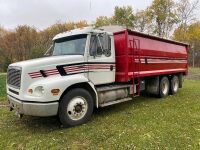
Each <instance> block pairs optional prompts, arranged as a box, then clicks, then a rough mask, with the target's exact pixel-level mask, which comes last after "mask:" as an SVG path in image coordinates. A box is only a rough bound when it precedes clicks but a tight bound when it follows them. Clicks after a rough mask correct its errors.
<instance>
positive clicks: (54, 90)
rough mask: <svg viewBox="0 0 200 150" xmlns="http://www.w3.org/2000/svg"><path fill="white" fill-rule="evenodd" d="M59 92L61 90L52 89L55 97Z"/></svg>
mask: <svg viewBox="0 0 200 150" xmlns="http://www.w3.org/2000/svg"><path fill="white" fill-rule="evenodd" d="M59 92H60V89H52V90H51V93H52V94H53V96H56V95H58V94H59Z"/></svg>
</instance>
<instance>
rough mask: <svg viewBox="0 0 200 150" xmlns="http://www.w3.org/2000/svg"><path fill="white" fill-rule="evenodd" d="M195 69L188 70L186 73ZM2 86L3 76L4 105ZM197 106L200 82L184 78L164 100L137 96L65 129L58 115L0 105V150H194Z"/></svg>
mask: <svg viewBox="0 0 200 150" xmlns="http://www.w3.org/2000/svg"><path fill="white" fill-rule="evenodd" d="M198 73H200V70H199V71H198V69H190V74H198ZM191 79H194V78H191ZM195 79H196V78H195ZM5 90H6V89H5V75H3V76H2V75H1V76H0V100H4V101H2V102H0V103H2V104H3V103H4V104H5V103H6V101H5V99H6V98H5V97H6V95H5V94H6V92H5ZM199 110H200V80H199V81H198V80H196V81H194V80H185V82H184V86H183V88H182V89H181V90H180V91H179V93H178V94H176V95H174V96H169V97H167V98H164V99H158V98H153V97H147V96H141V97H138V98H135V100H134V101H129V102H126V103H122V104H118V105H113V106H110V107H106V108H101V109H98V110H96V111H95V112H94V114H93V116H92V118H91V120H90V121H89V122H88V123H87V124H84V125H81V126H77V127H73V128H67V129H64V128H62V127H61V126H60V123H59V121H58V120H57V118H56V117H48V118H40V117H30V116H24V117H23V118H22V119H19V118H17V117H16V116H15V115H14V112H10V111H8V108H6V107H0V149H181V150H182V149H194V150H196V149H200V111H199Z"/></svg>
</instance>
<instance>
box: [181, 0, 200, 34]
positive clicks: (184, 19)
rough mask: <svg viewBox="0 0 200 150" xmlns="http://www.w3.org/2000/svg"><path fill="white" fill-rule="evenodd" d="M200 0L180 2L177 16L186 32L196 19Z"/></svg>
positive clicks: (183, 0)
mask: <svg viewBox="0 0 200 150" xmlns="http://www.w3.org/2000/svg"><path fill="white" fill-rule="evenodd" d="M199 2H200V0H193V1H191V0H179V2H178V4H177V5H178V7H177V8H178V9H177V15H178V18H179V21H180V25H179V26H182V27H183V28H184V30H185V31H186V27H187V25H188V24H190V23H192V22H193V21H194V20H195V19H196V14H195V11H196V10H197V9H198V8H199Z"/></svg>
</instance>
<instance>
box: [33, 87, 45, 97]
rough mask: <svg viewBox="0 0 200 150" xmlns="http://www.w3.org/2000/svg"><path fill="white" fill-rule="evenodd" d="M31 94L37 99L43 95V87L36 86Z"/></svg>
mask: <svg viewBox="0 0 200 150" xmlns="http://www.w3.org/2000/svg"><path fill="white" fill-rule="evenodd" d="M33 94H34V95H35V96H38V97H40V96H42V95H43V94H44V87H43V86H37V87H36V88H35V89H34V92H33Z"/></svg>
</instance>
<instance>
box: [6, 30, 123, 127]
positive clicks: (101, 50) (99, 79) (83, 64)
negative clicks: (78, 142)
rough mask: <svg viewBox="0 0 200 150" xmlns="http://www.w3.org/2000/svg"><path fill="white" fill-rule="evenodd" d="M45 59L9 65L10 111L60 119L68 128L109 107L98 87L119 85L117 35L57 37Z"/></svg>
mask: <svg viewBox="0 0 200 150" xmlns="http://www.w3.org/2000/svg"><path fill="white" fill-rule="evenodd" d="M46 55H48V56H47V57H43V58H38V59H33V60H27V61H22V62H17V63H13V64H11V65H9V67H8V72H7V96H8V101H9V104H10V109H11V110H13V109H15V110H16V111H17V113H18V114H19V115H20V116H21V115H31V116H55V115H58V116H59V118H60V121H61V123H62V124H63V125H64V126H73V125H78V124H82V123H84V122H86V121H87V120H88V119H89V118H90V116H91V114H92V111H93V107H95V106H96V107H99V106H100V105H102V104H103V103H104V100H103V98H101V99H102V100H101V102H100V101H99V97H100V96H98V91H97V88H96V86H98V85H106V84H109V83H113V82H115V51H114V39H113V34H112V32H106V31H105V30H98V29H94V28H92V27H86V28H82V29H75V30H72V31H69V32H65V33H61V34H58V35H56V36H55V37H54V38H53V46H52V47H51V48H50V49H49V50H48V52H47V53H46ZM121 92H122V93H123V91H121ZM125 92H126V91H125ZM102 96H105V94H104V95H102ZM102 106H103V105H102Z"/></svg>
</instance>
